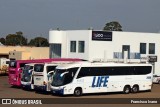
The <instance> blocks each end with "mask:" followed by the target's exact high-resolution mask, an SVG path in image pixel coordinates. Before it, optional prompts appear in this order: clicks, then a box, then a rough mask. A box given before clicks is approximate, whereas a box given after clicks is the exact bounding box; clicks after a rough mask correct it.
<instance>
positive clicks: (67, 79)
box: [51, 68, 78, 86]
mask: <svg viewBox="0 0 160 107" xmlns="http://www.w3.org/2000/svg"><path fill="white" fill-rule="evenodd" d="M77 70H78V68H71V69H56V70H55V72H54V74H53V79H52V83H51V84H52V86H62V85H66V84H68V83H71V82H72V80H73V78H74V76H75V74H76V71H77Z"/></svg>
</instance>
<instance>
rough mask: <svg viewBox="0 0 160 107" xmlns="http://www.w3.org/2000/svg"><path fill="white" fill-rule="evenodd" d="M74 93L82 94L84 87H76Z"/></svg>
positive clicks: (76, 94)
mask: <svg viewBox="0 0 160 107" xmlns="http://www.w3.org/2000/svg"><path fill="white" fill-rule="evenodd" d="M74 95H75V96H81V95H82V89H81V88H76V89H75V90H74Z"/></svg>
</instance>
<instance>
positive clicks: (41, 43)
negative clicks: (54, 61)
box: [28, 37, 49, 47]
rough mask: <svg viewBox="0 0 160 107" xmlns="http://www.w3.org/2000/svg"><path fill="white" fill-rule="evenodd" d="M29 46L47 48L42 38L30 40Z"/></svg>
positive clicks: (47, 44)
mask: <svg viewBox="0 0 160 107" xmlns="http://www.w3.org/2000/svg"><path fill="white" fill-rule="evenodd" d="M28 45H29V46H36V47H48V46H49V43H48V40H47V39H46V38H43V37H36V38H34V39H31V40H30V42H29V43H28Z"/></svg>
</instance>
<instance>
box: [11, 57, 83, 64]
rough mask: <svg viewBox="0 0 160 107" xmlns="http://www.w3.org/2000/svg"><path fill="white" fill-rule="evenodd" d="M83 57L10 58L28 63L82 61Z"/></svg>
mask: <svg viewBox="0 0 160 107" xmlns="http://www.w3.org/2000/svg"><path fill="white" fill-rule="evenodd" d="M81 60H82V59H78V58H53V59H33V60H10V61H16V62H18V63H21V62H24V63H25V62H26V63H32V62H33V63H36V62H53V61H55V62H56V61H81Z"/></svg>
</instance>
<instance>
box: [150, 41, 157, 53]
mask: <svg viewBox="0 0 160 107" xmlns="http://www.w3.org/2000/svg"><path fill="white" fill-rule="evenodd" d="M155 48H156V45H155V43H149V54H155Z"/></svg>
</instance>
